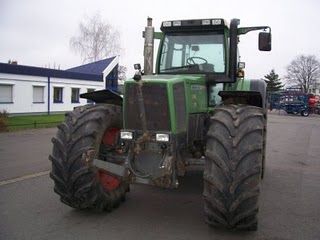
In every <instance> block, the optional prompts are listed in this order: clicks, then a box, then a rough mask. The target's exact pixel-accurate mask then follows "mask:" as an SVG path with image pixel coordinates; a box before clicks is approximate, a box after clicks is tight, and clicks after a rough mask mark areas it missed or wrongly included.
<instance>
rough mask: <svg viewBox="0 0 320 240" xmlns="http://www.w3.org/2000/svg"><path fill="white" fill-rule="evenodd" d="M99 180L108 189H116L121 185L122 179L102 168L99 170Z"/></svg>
mask: <svg viewBox="0 0 320 240" xmlns="http://www.w3.org/2000/svg"><path fill="white" fill-rule="evenodd" d="M99 181H100V183H101V185H102V186H103V188H104V189H105V190H107V191H112V190H115V189H116V188H118V187H119V185H120V180H119V179H118V178H117V177H115V176H112V175H111V174H109V173H108V172H105V171H102V170H99Z"/></svg>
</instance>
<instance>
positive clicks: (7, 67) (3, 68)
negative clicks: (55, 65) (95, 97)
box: [0, 63, 103, 82]
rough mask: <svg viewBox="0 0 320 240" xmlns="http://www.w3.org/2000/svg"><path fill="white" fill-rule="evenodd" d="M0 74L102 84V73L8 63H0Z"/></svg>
mask: <svg viewBox="0 0 320 240" xmlns="http://www.w3.org/2000/svg"><path fill="white" fill-rule="evenodd" d="M0 73H10V74H20V75H31V76H44V77H56V78H69V79H77V80H87V81H98V82H103V77H102V72H100V73H99V74H90V73H81V72H73V71H64V70H56V69H50V68H41V67H32V66H24V65H14V64H8V63H0Z"/></svg>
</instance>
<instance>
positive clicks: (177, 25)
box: [173, 21, 181, 27]
mask: <svg viewBox="0 0 320 240" xmlns="http://www.w3.org/2000/svg"><path fill="white" fill-rule="evenodd" d="M173 26H174V27H180V26H181V21H173Z"/></svg>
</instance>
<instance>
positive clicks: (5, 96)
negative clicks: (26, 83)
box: [0, 84, 13, 103]
mask: <svg viewBox="0 0 320 240" xmlns="http://www.w3.org/2000/svg"><path fill="white" fill-rule="evenodd" d="M12 90H13V86H12V85H9V84H1V85H0V103H13V97H12V96H13V94H12Z"/></svg>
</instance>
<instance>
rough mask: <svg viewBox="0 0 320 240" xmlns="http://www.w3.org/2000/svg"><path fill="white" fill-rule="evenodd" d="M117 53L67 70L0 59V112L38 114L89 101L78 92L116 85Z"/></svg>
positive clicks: (64, 108)
mask: <svg viewBox="0 0 320 240" xmlns="http://www.w3.org/2000/svg"><path fill="white" fill-rule="evenodd" d="M118 62H119V58H118V57H113V58H107V59H104V60H101V61H97V62H94V63H90V64H85V65H82V66H79V67H75V68H71V69H68V70H66V71H62V70H55V69H48V68H39V67H31V66H22V65H14V64H6V63H0V112H1V111H4V110H5V111H7V112H8V113H9V114H41V113H48V114H49V113H58V112H65V111H70V110H72V109H73V108H74V107H77V106H80V105H84V104H86V103H87V102H88V101H87V100H86V99H81V98H80V94H82V93H86V92H90V91H95V90H102V89H105V88H111V89H112V90H116V88H117V71H118V70H117V69H118Z"/></svg>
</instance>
